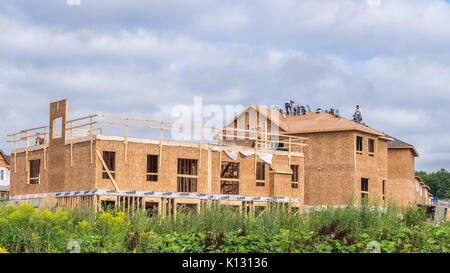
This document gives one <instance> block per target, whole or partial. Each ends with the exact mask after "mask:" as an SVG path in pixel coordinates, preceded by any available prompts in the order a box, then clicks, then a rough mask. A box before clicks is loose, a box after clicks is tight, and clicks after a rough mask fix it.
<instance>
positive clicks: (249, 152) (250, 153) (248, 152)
mask: <svg viewBox="0 0 450 273" xmlns="http://www.w3.org/2000/svg"><path fill="white" fill-rule="evenodd" d="M240 153H241V154H242V155H243V156H250V155H254V154H255V152H252V151H240Z"/></svg>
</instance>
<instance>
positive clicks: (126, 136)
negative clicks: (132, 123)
mask: <svg viewBox="0 0 450 273" xmlns="http://www.w3.org/2000/svg"><path fill="white" fill-rule="evenodd" d="M124 144H125V164H127V158H128V118H127V119H126V125H125V139H124Z"/></svg>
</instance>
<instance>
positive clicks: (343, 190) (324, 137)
mask: <svg viewBox="0 0 450 273" xmlns="http://www.w3.org/2000/svg"><path fill="white" fill-rule="evenodd" d="M298 136H302V137H308V138H309V140H308V146H307V147H306V153H305V160H306V163H305V172H306V175H305V204H306V205H313V206H314V205H345V204H346V203H348V201H349V200H351V199H353V200H354V201H355V202H357V203H358V202H359V201H360V199H361V178H368V179H369V198H370V199H371V200H375V201H379V202H380V201H381V200H382V181H383V180H387V177H388V175H387V141H386V140H382V139H379V138H378V137H377V136H373V135H370V134H366V133H361V132H352V131H342V132H322V133H308V134H298ZM356 136H362V137H363V151H362V154H357V153H356ZM369 138H372V139H374V140H375V154H374V156H373V157H372V156H369V155H368V139H369Z"/></svg>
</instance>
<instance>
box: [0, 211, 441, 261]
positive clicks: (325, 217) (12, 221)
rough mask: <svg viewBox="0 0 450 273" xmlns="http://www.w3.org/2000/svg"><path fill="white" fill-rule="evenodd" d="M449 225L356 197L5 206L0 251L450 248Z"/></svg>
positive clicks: (0, 222) (420, 213) (0, 218)
mask: <svg viewBox="0 0 450 273" xmlns="http://www.w3.org/2000/svg"><path fill="white" fill-rule="evenodd" d="M449 236H450V225H449V223H448V222H447V223H443V224H441V225H435V224H434V223H433V222H432V221H431V219H429V218H427V216H426V214H425V212H424V211H423V210H419V209H417V208H413V207H410V208H406V209H403V210H401V209H399V208H397V207H395V205H393V204H389V205H387V206H386V207H384V208H382V209H380V208H378V206H376V204H369V203H368V202H363V204H362V205H361V206H355V205H353V204H352V203H349V204H348V205H347V206H346V207H345V208H331V207H327V208H323V209H320V210H318V209H316V210H311V211H310V212H309V213H304V214H294V213H290V212H287V211H285V210H283V209H281V208H279V207H278V206H276V205H272V208H271V209H270V210H269V209H266V210H264V211H260V212H257V213H254V214H251V215H245V214H241V213H239V212H236V211H235V210H233V209H230V208H228V207H225V206H218V205H212V206H210V207H209V208H208V209H206V210H204V211H202V212H200V213H177V215H176V217H170V216H166V217H162V216H161V215H156V216H154V217H148V215H147V213H146V212H145V211H143V210H136V211H133V212H131V213H123V212H119V211H114V210H110V211H101V212H97V213H96V212H94V211H92V210H89V209H86V208H81V207H80V208H76V209H74V210H66V209H63V208H52V209H47V210H37V209H35V208H33V207H31V206H29V205H26V204H22V205H20V206H10V205H0V253H1V252H6V251H8V252H37V253H42V252H68V251H69V250H68V249H67V243H68V242H69V241H70V240H75V241H77V242H79V244H80V250H81V252H119V253H120V252H176V253H180V252H186V253H190V252H194V253H197V252H239V253H247V252H277V253H287V252H344V253H346V252H370V251H371V249H368V248H367V245H368V244H369V242H372V241H376V242H378V243H379V245H380V247H381V252H449V250H450V237H449Z"/></svg>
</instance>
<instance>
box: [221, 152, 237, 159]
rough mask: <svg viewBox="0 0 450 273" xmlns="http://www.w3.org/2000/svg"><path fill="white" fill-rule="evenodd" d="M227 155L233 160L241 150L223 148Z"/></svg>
mask: <svg viewBox="0 0 450 273" xmlns="http://www.w3.org/2000/svg"><path fill="white" fill-rule="evenodd" d="M223 151H224V152H225V153H226V154H227V156H228V157H229V158H231V159H233V160H236V159H237V158H238V155H239V152H238V151H230V150H223Z"/></svg>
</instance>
